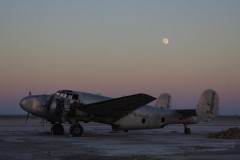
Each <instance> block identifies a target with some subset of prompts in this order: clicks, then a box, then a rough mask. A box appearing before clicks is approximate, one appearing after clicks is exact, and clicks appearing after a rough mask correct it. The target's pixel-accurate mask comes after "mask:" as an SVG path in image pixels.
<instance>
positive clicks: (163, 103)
mask: <svg viewBox="0 0 240 160" xmlns="http://www.w3.org/2000/svg"><path fill="white" fill-rule="evenodd" d="M155 106H156V107H159V108H164V109H169V108H171V95H170V94H169V93H163V94H161V95H160V96H159V97H158V99H157V102H156V104H155Z"/></svg>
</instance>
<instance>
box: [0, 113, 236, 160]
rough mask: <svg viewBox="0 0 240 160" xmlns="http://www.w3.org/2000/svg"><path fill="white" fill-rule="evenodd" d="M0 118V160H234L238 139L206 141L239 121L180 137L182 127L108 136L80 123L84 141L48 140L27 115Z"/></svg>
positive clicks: (46, 129)
mask: <svg viewBox="0 0 240 160" xmlns="http://www.w3.org/2000/svg"><path fill="white" fill-rule="evenodd" d="M24 122H25V119H24V117H13V116H11V117H8V116H1V117H0V159H1V160H5V159H8V160H9V159H11V160H14V159H25V160H42V159H49V160H57V159H60V160H77V159H92V160H93V159H98V160H101V159H104V160H120V159H125V160H143V159H153V160H155V159H160V160H161V159H162V160H175V159H176V160H186V159H195V160H215V159H216V160H225V159H240V139H216V138H208V134H209V133H214V132H219V131H221V130H227V129H229V128H233V127H240V118H239V117H235V118H233V117H225V118H220V119H218V120H216V121H215V122H212V123H209V124H207V123H200V124H197V125H190V126H189V127H190V128H191V130H192V134H190V135H185V134H184V133H183V125H169V126H167V127H166V128H163V129H155V130H141V131H129V132H127V133H125V132H118V133H111V127H110V126H108V125H102V124H97V123H88V124H83V126H84V130H85V134H84V137H70V136H69V133H68V129H69V126H68V125H65V126H64V128H65V135H63V136H51V135H50V128H51V125H50V124H46V125H44V126H43V125H41V124H40V122H41V119H40V118H34V117H31V118H30V119H29V120H28V124H27V126H25V125H24Z"/></svg>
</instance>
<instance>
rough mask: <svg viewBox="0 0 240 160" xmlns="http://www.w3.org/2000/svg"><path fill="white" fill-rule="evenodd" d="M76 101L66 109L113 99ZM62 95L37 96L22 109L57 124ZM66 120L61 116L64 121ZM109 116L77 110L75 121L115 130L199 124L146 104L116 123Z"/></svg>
mask: <svg viewBox="0 0 240 160" xmlns="http://www.w3.org/2000/svg"><path fill="white" fill-rule="evenodd" d="M74 94H75V96H76V97H77V99H72V98H66V99H65V101H64V106H65V109H68V108H69V105H70V103H72V102H73V101H77V102H78V103H81V104H84V105H87V104H92V103H97V102H101V101H106V100H110V99H112V98H110V97H105V96H102V95H97V94H90V93H84V92H74ZM58 96H60V95H56V94H53V95H36V96H28V97H25V98H24V99H23V100H22V101H21V102H20V104H22V105H21V106H26V107H25V108H23V109H24V110H26V111H27V112H30V113H32V114H33V115H36V116H40V117H43V118H46V119H47V120H48V121H50V122H52V123H55V122H56V121H58V117H57V116H56V114H55V112H54V110H55V109H56V106H57V101H56V99H57V98H58ZM51 98H52V100H51V101H52V102H51V104H50V105H51V107H50V109H49V110H48V109H47V107H48V105H49V104H48V103H49V100H50V99H51ZM65 117H66V116H63V117H62V120H63V122H64V121H65ZM107 118H108V117H98V116H95V115H91V114H89V113H86V112H84V111H82V110H77V112H76V116H75V119H74V120H75V121H76V120H77V121H84V122H89V121H95V122H100V123H107V124H110V125H112V128H113V130H116V131H118V130H137V129H155V128H163V127H164V126H166V125H167V124H178V123H180V124H194V123H197V122H198V118H197V117H196V116H191V117H183V116H182V115H180V114H178V113H177V112H176V111H175V110H171V109H163V108H159V107H156V106H150V105H144V106H142V107H140V108H138V109H136V110H134V111H133V112H131V113H129V114H128V115H126V116H125V117H123V118H121V119H119V120H117V121H111V119H109V120H108V119H107Z"/></svg>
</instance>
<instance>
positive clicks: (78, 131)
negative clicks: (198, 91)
mask: <svg viewBox="0 0 240 160" xmlns="http://www.w3.org/2000/svg"><path fill="white" fill-rule="evenodd" d="M69 132H70V134H71V135H72V136H73V137H81V136H83V127H82V125H81V124H79V123H75V124H72V125H71V126H70V129H69Z"/></svg>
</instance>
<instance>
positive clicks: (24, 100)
mask: <svg viewBox="0 0 240 160" xmlns="http://www.w3.org/2000/svg"><path fill="white" fill-rule="evenodd" d="M19 105H20V107H21V108H22V109H25V108H26V99H25V98H23V99H22V100H21V101H20V102H19Z"/></svg>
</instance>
